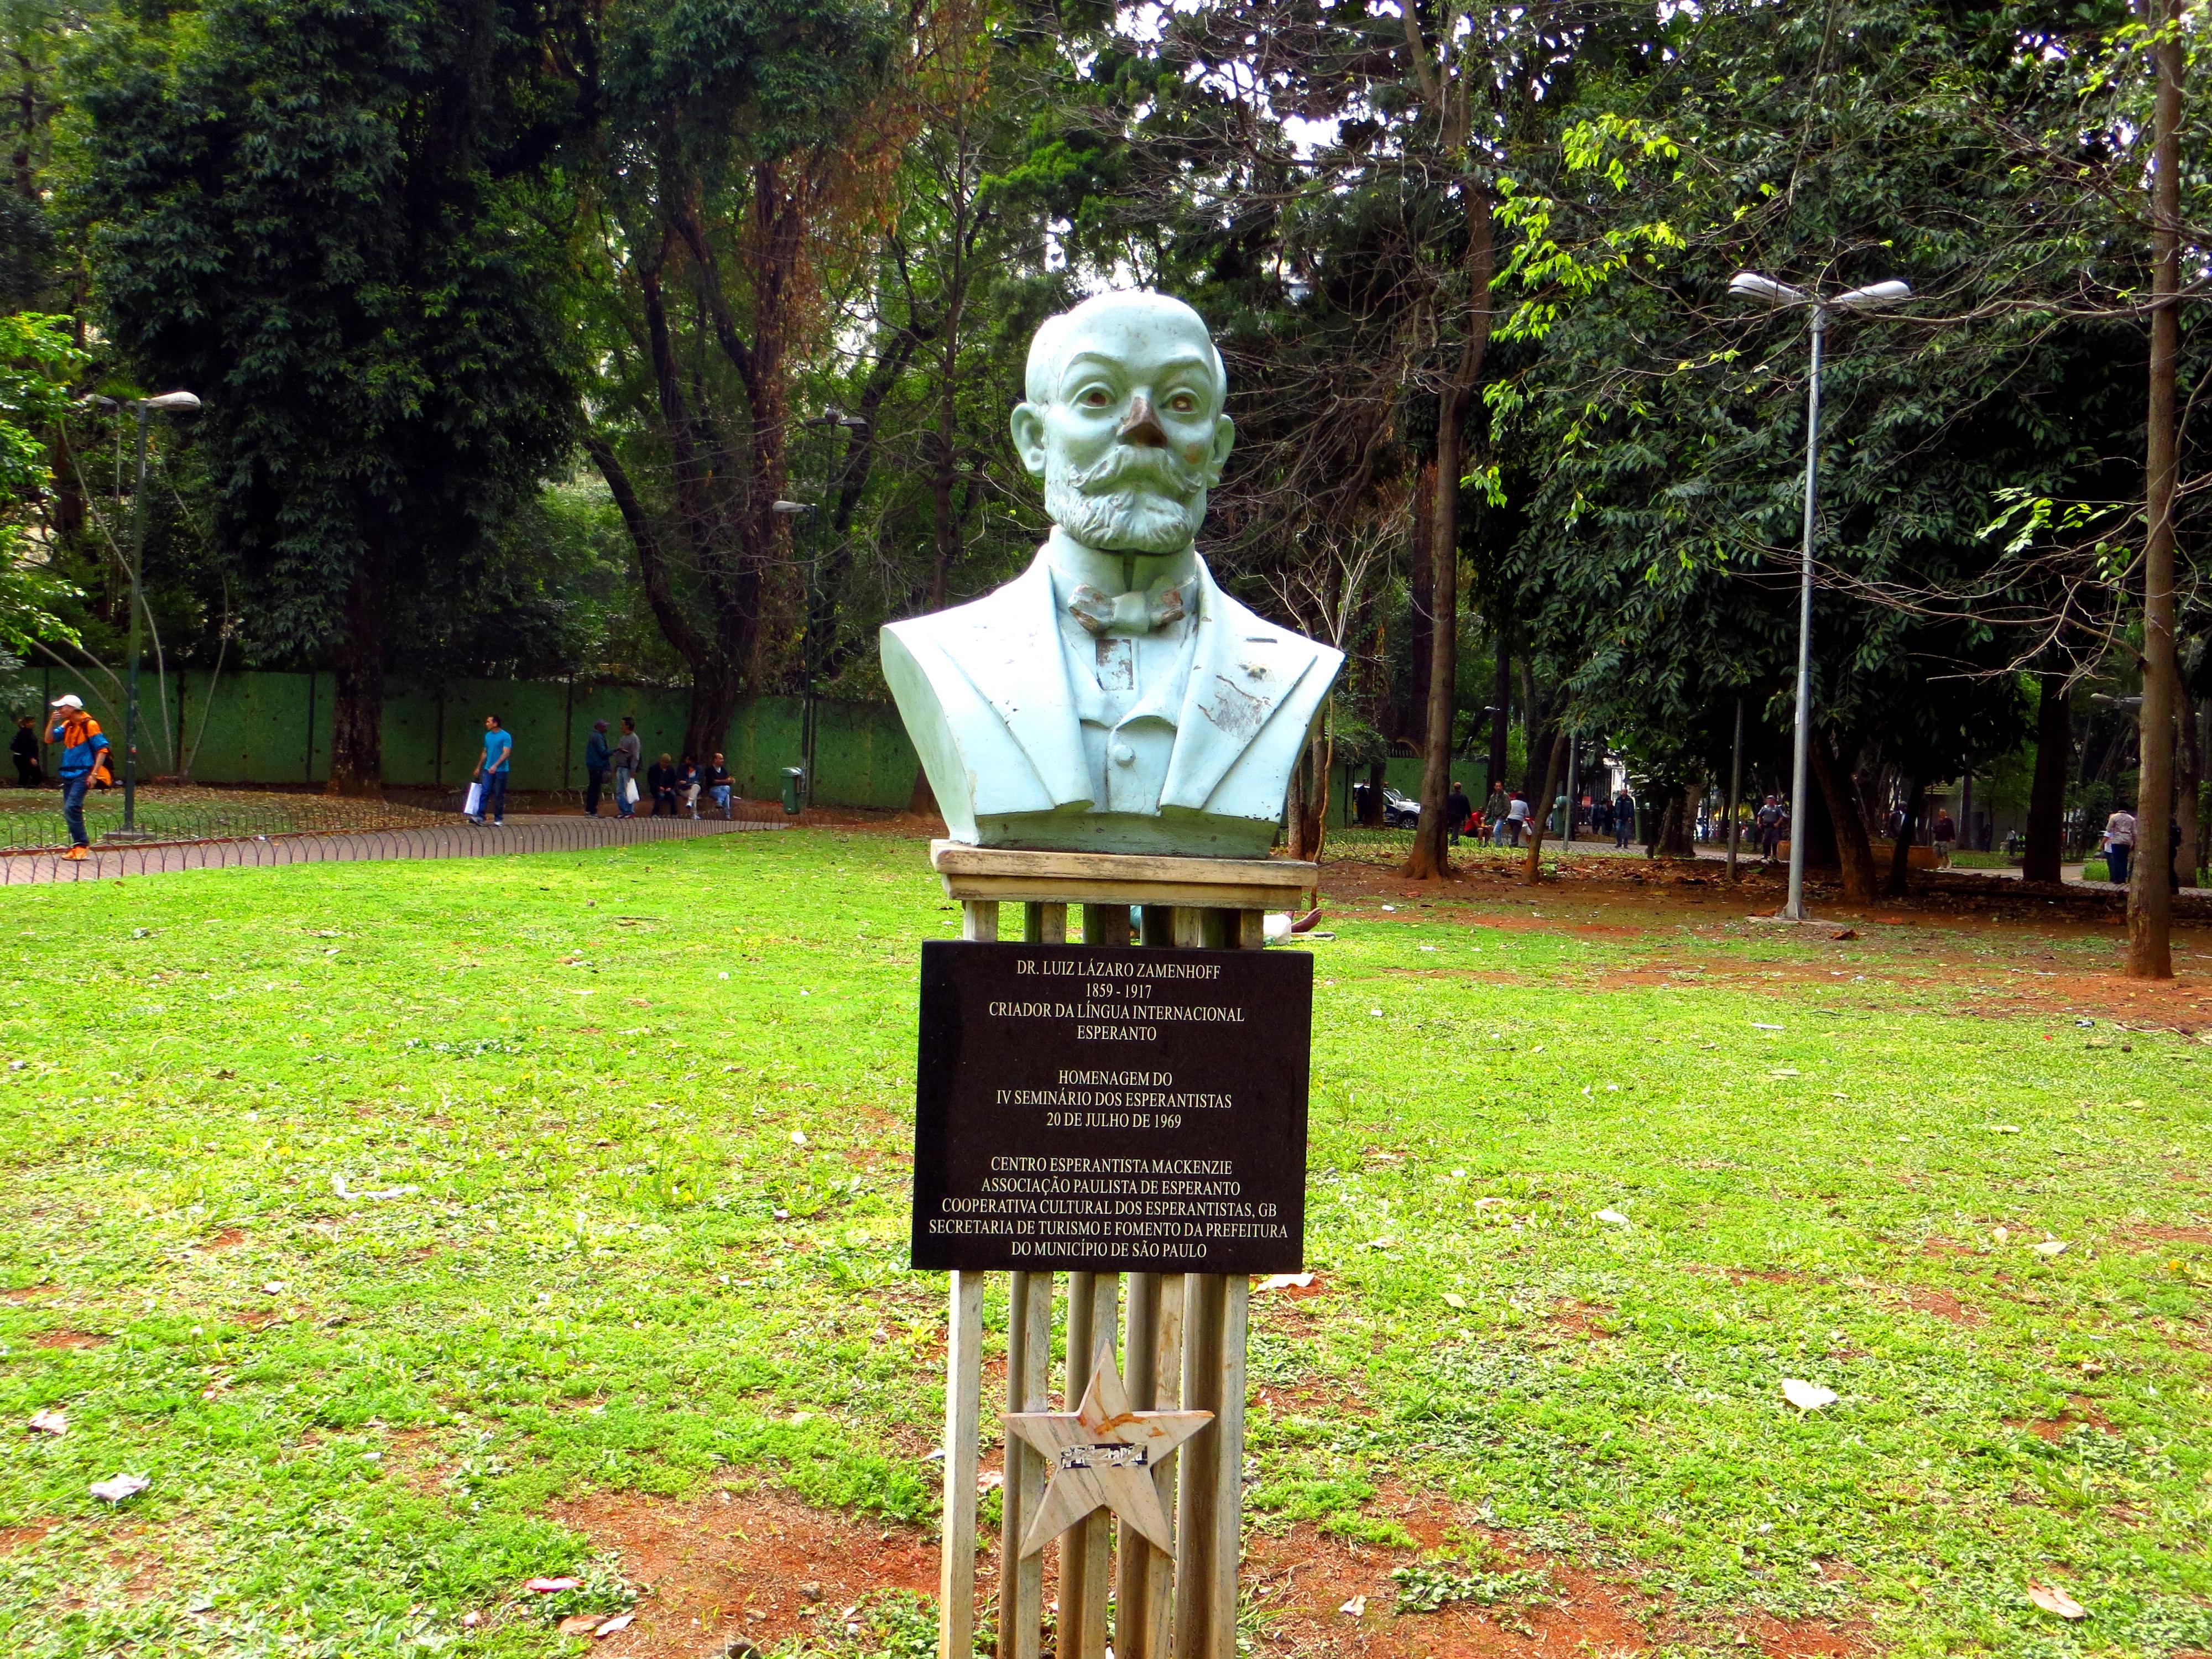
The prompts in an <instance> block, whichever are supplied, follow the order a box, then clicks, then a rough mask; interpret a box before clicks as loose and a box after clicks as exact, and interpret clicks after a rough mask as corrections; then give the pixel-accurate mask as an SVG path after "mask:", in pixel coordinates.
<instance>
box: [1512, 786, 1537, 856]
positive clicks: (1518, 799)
mask: <svg viewBox="0 0 2212 1659" xmlns="http://www.w3.org/2000/svg"><path fill="white" fill-rule="evenodd" d="M1534 811H1535V809H1534V808H1533V807H1531V806H1530V805H1528V796H1526V795H1524V794H1522V793H1521V792H1520V791H1519V790H1518V789H1516V790H1515V791H1514V792H1513V802H1512V805H1510V806H1508V807H1507V808H1506V809H1505V833H1506V835H1507V836H1509V837H1510V838H1511V841H1512V844H1513V845H1514V846H1516V847H1518V846H1519V845H1520V844H1521V832H1522V830H1524V829H1527V828H1528V820H1529V818H1530V817H1532V816H1533V815H1534Z"/></svg>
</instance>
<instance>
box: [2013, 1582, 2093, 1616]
mask: <svg viewBox="0 0 2212 1659" xmlns="http://www.w3.org/2000/svg"><path fill="white" fill-rule="evenodd" d="M2027 1599H2028V1600H2029V1601H2033V1602H2034V1603H2035V1605H2036V1606H2038V1607H2041V1608H2042V1609H2043V1610H2044V1611H2045V1613H2057V1615H2058V1616H2059V1617H2060V1618H2061V1619H2087V1617H2088V1616H2089V1609H2088V1608H2087V1607H2083V1606H2082V1605H2081V1603H2080V1602H2079V1601H2075V1599H2074V1598H2073V1597H2072V1596H2070V1595H2068V1594H2067V1593H2066V1592H2065V1591H2064V1590H2063V1589H2058V1588H2057V1586H2056V1585H2054V1584H2030V1585H2029V1586H2028V1587H2027Z"/></svg>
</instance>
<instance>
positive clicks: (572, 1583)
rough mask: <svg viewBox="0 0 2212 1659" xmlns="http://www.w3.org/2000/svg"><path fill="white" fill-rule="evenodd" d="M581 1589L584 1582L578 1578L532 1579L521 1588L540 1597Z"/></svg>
mask: <svg viewBox="0 0 2212 1659" xmlns="http://www.w3.org/2000/svg"><path fill="white" fill-rule="evenodd" d="M583 1587H584V1581H583V1580H582V1579H580V1578H533V1579H532V1580H531V1581H530V1582H529V1583H526V1584H525V1585H524V1586H523V1587H522V1588H523V1589H526V1590H535V1591H537V1592H538V1595H555V1594H556V1593H557V1592H559V1591H562V1590H572V1589H583Z"/></svg>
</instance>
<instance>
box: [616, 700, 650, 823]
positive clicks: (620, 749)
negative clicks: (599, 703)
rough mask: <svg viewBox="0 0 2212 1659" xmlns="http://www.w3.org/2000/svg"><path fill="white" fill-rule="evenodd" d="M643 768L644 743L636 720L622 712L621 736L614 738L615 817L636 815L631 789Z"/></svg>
mask: <svg viewBox="0 0 2212 1659" xmlns="http://www.w3.org/2000/svg"><path fill="white" fill-rule="evenodd" d="M644 769H645V744H643V743H641V742H640V741H639V739H638V735H637V722H636V721H635V720H632V719H631V718H630V717H629V715H628V714H624V715H623V729H622V736H620V737H619V738H616V739H615V813H616V815H617V817H625V818H627V817H635V816H636V813H637V800H636V799H635V796H634V795H633V794H632V793H631V790H632V787H633V786H634V785H635V782H636V780H637V775H638V774H639V773H640V772H641V771H643V770H644Z"/></svg>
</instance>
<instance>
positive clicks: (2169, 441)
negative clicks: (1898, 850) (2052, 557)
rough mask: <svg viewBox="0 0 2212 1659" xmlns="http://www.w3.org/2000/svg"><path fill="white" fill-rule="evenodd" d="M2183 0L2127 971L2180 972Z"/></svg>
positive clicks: (2165, 230)
mask: <svg viewBox="0 0 2212 1659" xmlns="http://www.w3.org/2000/svg"><path fill="white" fill-rule="evenodd" d="M2181 4H2182V0H2156V3H2154V4H2153V5H2150V6H2148V7H2146V8H2145V9H2146V11H2147V12H2148V13H2149V14H2150V18H2151V21H2152V27H2154V30H2157V31H2160V32H2161V33H2162V36H2163V38H2162V39H2160V40H2159V43H2158V44H2157V45H2156V46H2154V47H2153V48H2152V50H2151V57H2152V61H2153V63H2154V65H2155V67H2156V70H2157V75H2158V94H2157V100H2156V102H2155V104H2154V106H2153V112H2152V121H2151V131H2152V133H2153V139H2152V145H2151V167H2152V173H2151V223H2152V226H2153V230H2152V236H2151V283H2150V290H2151V302H2152V307H2153V309H2152V311H2151V314H2150V412H2149V418H2148V422H2147V425H2148V441H2147V442H2146V444H2145V447H2144V457H2143V516H2144V520H2145V526H2144V535H2143V648H2142V738H2141V742H2140V744H2139V750H2140V753H2139V756H2138V761H2137V763H2138V764H2139V765H2140V766H2141V768H2142V772H2141V774H2140V775H2141V779H2142V782H2141V785H2140V787H2138V788H2137V790H2136V865H2135V867H2134V868H2133V869H2132V870H2130V872H2128V977H2129V978H2130V979H2172V977H2173V938H2172V935H2173V892H2172V887H2171V885H2170V884H2169V881H2168V877H2167V872H2168V870H2169V867H2170V866H2171V864H2172V846H2173V843H2172V818H2173V805H2174V802H2173V714H2174V692H2175V690H2176V683H2177V682H2178V680H2179V678H2180V676H2179V673H2178V671H2177V665H2176V663H2175V661H2174V654H2173V530H2174V524H2173V520H2174V499H2173V498H2174V488H2175V484H2176V482H2177V478H2178V475H2179V456H2178V453H2177V450H2176V440H2177V438H2178V436H2179V433H2178V429H2177V422H2176V420H2175V414H2174V370H2175V367H2176V364H2177V363H2178V362H2179V358H2180V356H2181V314H2180V309H2179V307H2180V298H2179V295H2180V292H2181V234H2180V220H2181V142H2180V130H2181V69H2182V65H2181V38H2180V37H2181Z"/></svg>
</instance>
